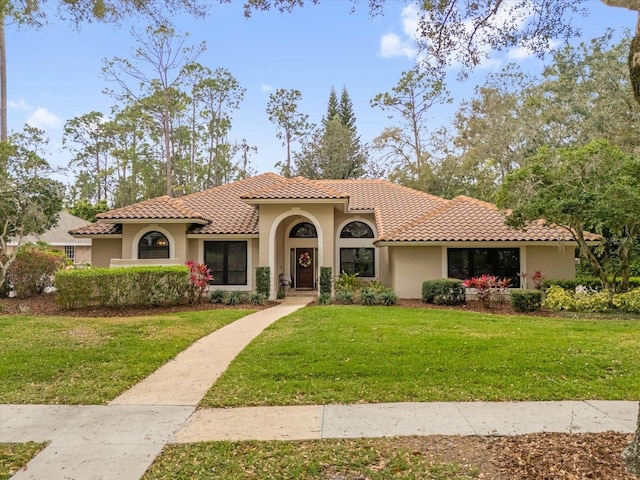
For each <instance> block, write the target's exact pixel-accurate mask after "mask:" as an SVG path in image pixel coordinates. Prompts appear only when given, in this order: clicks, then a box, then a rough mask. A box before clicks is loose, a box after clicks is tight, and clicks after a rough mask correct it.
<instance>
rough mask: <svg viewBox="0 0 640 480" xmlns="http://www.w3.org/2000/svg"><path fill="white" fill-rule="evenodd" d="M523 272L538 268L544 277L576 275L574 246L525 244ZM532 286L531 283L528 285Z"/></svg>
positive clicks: (571, 276)
mask: <svg viewBox="0 0 640 480" xmlns="http://www.w3.org/2000/svg"><path fill="white" fill-rule="evenodd" d="M523 250H525V255H526V260H525V270H524V271H525V272H526V273H528V274H532V273H533V272H535V271H536V270H540V271H541V272H542V273H543V274H544V276H545V278H549V279H552V278H553V279H570V278H575V276H576V265H575V248H574V246H573V245H561V246H557V245H549V246H527V247H526V248H523ZM529 288H532V285H529Z"/></svg>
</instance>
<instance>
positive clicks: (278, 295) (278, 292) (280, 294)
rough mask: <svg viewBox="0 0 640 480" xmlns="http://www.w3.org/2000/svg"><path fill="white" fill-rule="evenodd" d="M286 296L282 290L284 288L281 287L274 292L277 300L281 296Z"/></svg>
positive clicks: (281, 297)
mask: <svg viewBox="0 0 640 480" xmlns="http://www.w3.org/2000/svg"><path fill="white" fill-rule="evenodd" d="M286 296H287V294H286V293H285V291H284V288H281V289H280V290H278V291H277V293H276V298H277V299H278V300H282V299H283V298H285V297H286Z"/></svg>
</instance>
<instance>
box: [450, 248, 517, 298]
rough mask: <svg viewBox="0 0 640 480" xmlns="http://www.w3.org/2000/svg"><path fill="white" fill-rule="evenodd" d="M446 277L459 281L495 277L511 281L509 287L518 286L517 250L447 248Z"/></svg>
mask: <svg viewBox="0 0 640 480" xmlns="http://www.w3.org/2000/svg"><path fill="white" fill-rule="evenodd" d="M447 259H448V265H447V267H448V275H449V277H450V278H459V279H461V280H464V279H467V278H471V277H479V276H481V275H484V274H486V275H495V276H497V277H499V278H509V279H511V286H512V287H514V288H518V287H519V286H520V277H518V272H519V271H520V249H519V248H449V249H448V250H447Z"/></svg>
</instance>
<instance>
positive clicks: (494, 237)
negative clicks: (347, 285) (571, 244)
mask: <svg viewBox="0 0 640 480" xmlns="http://www.w3.org/2000/svg"><path fill="white" fill-rule="evenodd" d="M504 220H505V217H504V213H503V212H501V211H500V210H498V208H497V207H496V206H495V205H493V204H490V203H487V202H483V201H480V200H476V199H474V198H470V197H465V196H459V197H456V198H454V199H453V200H451V201H449V202H447V203H446V204H445V205H443V206H441V207H440V208H438V209H435V210H433V211H431V212H429V213H427V214H425V215H423V216H421V217H419V218H417V219H415V220H414V221H412V222H410V223H409V224H407V225H405V226H403V227H400V228H398V229H396V230H394V231H392V232H389V233H388V234H386V235H384V236H381V237H380V238H379V239H378V241H391V242H492V241H495V242H499V241H502V242H517V241H525V242H531V241H534V242H538V241H557V240H563V241H571V240H572V238H571V235H570V234H569V233H568V232H567V231H566V230H564V229H562V228H559V227H555V226H551V225H545V224H544V223H543V222H536V223H533V224H531V225H529V227H528V228H527V229H526V230H518V229H515V228H511V227H508V226H507V225H505V223H504ZM588 239H589V240H599V239H600V237H599V236H597V235H593V234H589V235H588Z"/></svg>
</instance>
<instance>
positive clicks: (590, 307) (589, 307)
mask: <svg viewBox="0 0 640 480" xmlns="http://www.w3.org/2000/svg"><path fill="white" fill-rule="evenodd" d="M575 299H576V310H577V311H579V312H592V313H602V312H607V311H609V310H611V308H612V306H613V303H612V301H611V300H612V299H611V295H609V293H608V292H605V291H601V292H585V293H576V295H575Z"/></svg>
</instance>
